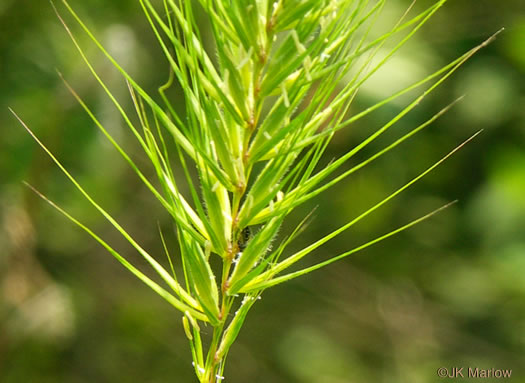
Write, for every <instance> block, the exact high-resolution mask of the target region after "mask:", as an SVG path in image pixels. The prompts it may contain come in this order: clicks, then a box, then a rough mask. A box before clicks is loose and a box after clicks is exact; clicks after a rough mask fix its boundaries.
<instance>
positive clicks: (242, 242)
mask: <svg viewBox="0 0 525 383" xmlns="http://www.w3.org/2000/svg"><path fill="white" fill-rule="evenodd" d="M251 238H252V230H251V229H250V227H249V226H246V227H245V228H244V229H242V230H241V234H240V236H239V239H238V240H237V246H238V247H239V250H240V251H241V252H242V251H243V250H244V249H246V246H247V245H248V241H249V240H250V239H251ZM238 254H239V253H238ZM238 254H237V255H238ZM241 254H242V253H241Z"/></svg>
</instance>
